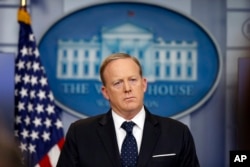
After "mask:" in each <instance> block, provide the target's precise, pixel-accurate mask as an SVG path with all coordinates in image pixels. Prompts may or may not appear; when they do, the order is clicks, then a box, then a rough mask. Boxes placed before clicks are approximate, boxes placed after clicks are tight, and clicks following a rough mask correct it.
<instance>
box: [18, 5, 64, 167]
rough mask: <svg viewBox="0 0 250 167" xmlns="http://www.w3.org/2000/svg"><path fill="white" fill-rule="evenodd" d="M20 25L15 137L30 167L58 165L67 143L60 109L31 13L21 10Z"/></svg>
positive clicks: (19, 14)
mask: <svg viewBox="0 0 250 167" xmlns="http://www.w3.org/2000/svg"><path fill="white" fill-rule="evenodd" d="M18 22H19V24H20V31H19V43H18V55H17V57H16V62H15V136H16V137H17V138H18V140H19V144H20V145H19V147H20V149H21V151H22V153H23V155H24V162H25V163H26V166H29V167H34V166H36V167H53V166H56V163H57V160H58V157H59V154H60V151H61V148H62V146H63V143H64V134H63V126H62V122H61V119H60V115H61V110H60V109H59V108H57V106H56V105H55V103H54V97H53V94H52V92H51V90H50V88H49V85H48V80H47V77H46V74H45V70H44V68H43V66H42V64H41V61H40V56H39V51H38V49H37V45H36V41H35V37H34V34H33V32H32V28H31V20H30V16H29V13H28V12H27V11H26V9H25V8H20V9H19V11H18Z"/></svg>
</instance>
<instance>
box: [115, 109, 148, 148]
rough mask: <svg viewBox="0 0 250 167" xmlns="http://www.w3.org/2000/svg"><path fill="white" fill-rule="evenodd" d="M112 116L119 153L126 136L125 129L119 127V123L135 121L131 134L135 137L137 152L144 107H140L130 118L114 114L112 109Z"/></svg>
mask: <svg viewBox="0 0 250 167" xmlns="http://www.w3.org/2000/svg"><path fill="white" fill-rule="evenodd" d="M112 116H113V120H114V124H115V132H116V139H117V143H118V148H119V152H120V153H121V148H122V143H123V140H124V138H125V136H126V131H125V130H124V129H123V128H121V125H122V123H123V122H124V121H133V122H134V123H135V126H134V127H133V135H134V137H135V139H136V142H137V148H138V153H139V152H140V148H141V141H142V133H143V128H144V122H145V116H146V113H145V109H144V107H142V109H141V111H140V112H139V113H138V114H137V115H136V116H135V117H134V118H133V119H132V120H126V119H124V118H123V117H121V116H119V115H118V114H116V113H115V112H114V111H113V110H112Z"/></svg>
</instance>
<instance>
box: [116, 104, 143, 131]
mask: <svg viewBox="0 0 250 167" xmlns="http://www.w3.org/2000/svg"><path fill="white" fill-rule="evenodd" d="M112 116H113V120H114V123H115V125H117V126H118V127H119V128H120V127H121V125H122V123H123V122H124V121H133V122H134V123H135V124H136V126H137V127H138V128H140V129H143V126H144V121H145V116H146V113H145V109H144V107H142V109H141V110H140V112H138V114H137V115H136V116H134V118H132V119H131V120H126V119H124V118H123V117H121V116H120V115H118V114H117V113H116V112H114V110H112Z"/></svg>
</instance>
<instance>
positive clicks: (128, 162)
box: [121, 121, 138, 167]
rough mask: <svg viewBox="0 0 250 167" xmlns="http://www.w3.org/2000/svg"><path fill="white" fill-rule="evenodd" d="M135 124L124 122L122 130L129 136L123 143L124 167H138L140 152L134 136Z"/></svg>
mask: <svg viewBox="0 0 250 167" xmlns="http://www.w3.org/2000/svg"><path fill="white" fill-rule="evenodd" d="M134 125H135V123H134V122H126V121H125V122H124V123H123V124H122V126H121V127H122V128H123V129H124V130H125V131H126V132H127V135H126V137H125V139H124V141H123V143H122V150H121V160H122V166H123V167H136V163H137V158H138V150H137V144H136V140H135V137H134V136H133V134H132V130H133V126H134Z"/></svg>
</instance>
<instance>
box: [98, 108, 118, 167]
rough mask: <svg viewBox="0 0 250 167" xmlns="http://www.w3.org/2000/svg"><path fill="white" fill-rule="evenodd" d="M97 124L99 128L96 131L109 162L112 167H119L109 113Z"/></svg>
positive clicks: (113, 130)
mask: <svg viewBox="0 0 250 167" xmlns="http://www.w3.org/2000/svg"><path fill="white" fill-rule="evenodd" d="M99 124H100V127H99V128H98V129H97V131H98V134H99V136H100V138H101V140H102V142H103V145H104V147H105V150H106V151H107V154H108V155H109V158H110V161H111V162H112V163H113V166H114V167H121V163H120V154H119V149H118V145H117V140H116V135H115V128H114V123H113V119H112V115H111V112H110V111H109V112H108V113H107V114H106V115H105V116H104V117H103V118H102V119H101V120H100V121H99Z"/></svg>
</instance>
